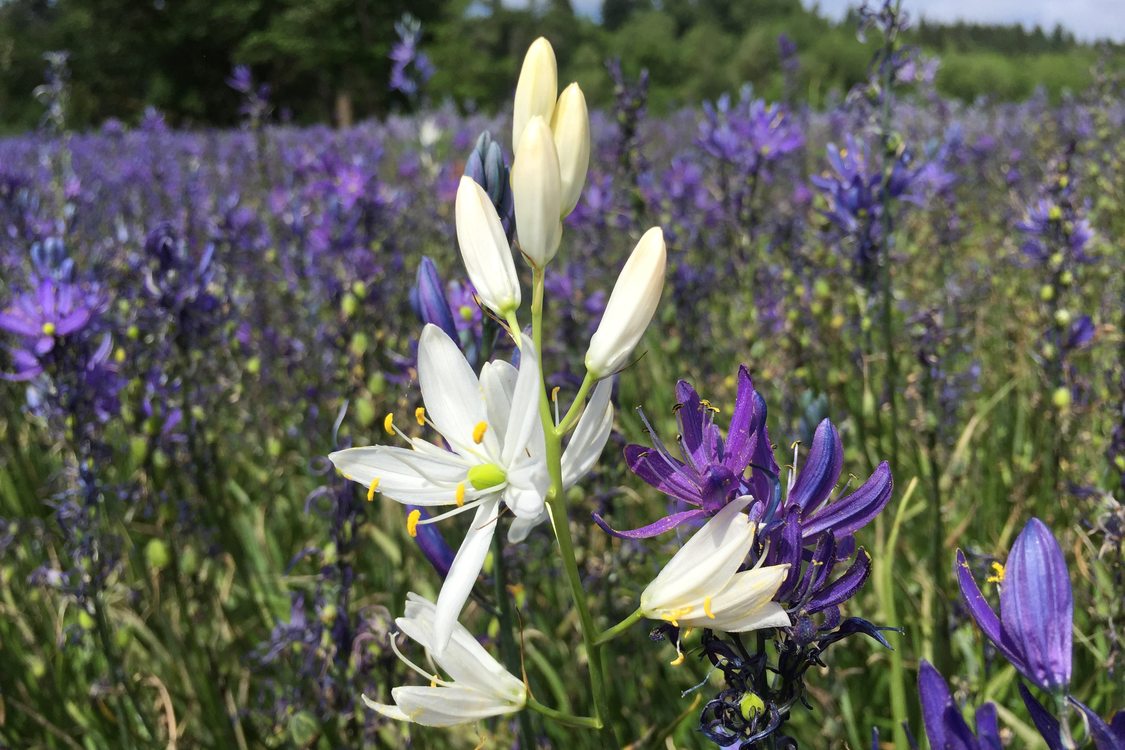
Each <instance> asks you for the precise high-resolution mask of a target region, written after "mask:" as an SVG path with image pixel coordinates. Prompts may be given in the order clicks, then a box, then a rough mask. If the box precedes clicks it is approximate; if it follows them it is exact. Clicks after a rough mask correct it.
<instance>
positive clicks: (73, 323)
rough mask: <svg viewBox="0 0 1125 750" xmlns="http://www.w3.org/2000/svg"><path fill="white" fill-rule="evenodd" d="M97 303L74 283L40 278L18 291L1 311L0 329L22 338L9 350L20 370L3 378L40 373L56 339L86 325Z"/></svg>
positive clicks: (28, 377)
mask: <svg viewBox="0 0 1125 750" xmlns="http://www.w3.org/2000/svg"><path fill="white" fill-rule="evenodd" d="M99 306H100V304H99V302H98V299H97V297H96V296H94V295H93V294H91V293H89V292H87V291H85V290H84V289H83V288H82V287H79V286H78V285H76V284H71V283H67V282H60V281H57V280H55V279H53V278H50V277H46V278H42V279H39V280H38V282H37V284H36V288H35V291H33V292H25V293H24V294H21V295H20V296H18V297H16V299H15V300H13V302H12V304H11V305H9V306H8V307H7V308H5V309H4V311H3V312H0V330H3V331H7V332H8V333H12V334H15V335H16V336H18V337H20V338H21V339H22V340H23V345H22V346H21V347H20V348H16V349H13V350H12V358H13V360H14V362H15V364H16V366H17V368H19V369H18V370H17V372H16V373H15V374H14V375H5V376H4V377H6V378H7V379H10V380H28V379H30V378H33V377H35V376H36V375H38V374H39V373H41V372H42V371H43V360H44V358H45V357H46V356H47V355H48V354H50V353H51V351H52V350H53V349H54V348H55V346H56V344H57V343H58V342H59V340H61V339H65V338H67V337H70V336H73V335H74V334H77V333H79V332H80V331H82V330H83V329H84V328H86V327H87V325H89V323H90V321H91V319H92V318H93V316H94V314H95V312H97V310H98V308H99Z"/></svg>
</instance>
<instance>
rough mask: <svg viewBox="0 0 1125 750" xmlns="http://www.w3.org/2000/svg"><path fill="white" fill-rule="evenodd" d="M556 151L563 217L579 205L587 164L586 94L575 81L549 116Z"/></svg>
mask: <svg viewBox="0 0 1125 750" xmlns="http://www.w3.org/2000/svg"><path fill="white" fill-rule="evenodd" d="M551 131H552V133H553V135H554V137H555V150H556V151H557V152H558V155H559V177H560V181H561V185H562V216H564V217H566V216H569V215H570V212H571V211H573V210H574V207H575V206H577V205H578V198H579V197H580V196H581V195H582V188H583V186H585V184H586V170H587V169H589V167H590V113H589V112H588V111H587V110H586V97H585V96H583V94H582V89H580V88H579V87H578V84H577V83H572V84H570V85H569V86H567V87H566V88H565V89H563V92H562V94H560V95H559V101H558V102H557V103H556V104H555V113H554V115H553V116H552V118H551Z"/></svg>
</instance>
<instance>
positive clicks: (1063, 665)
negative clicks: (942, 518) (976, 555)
mask: <svg viewBox="0 0 1125 750" xmlns="http://www.w3.org/2000/svg"><path fill="white" fill-rule="evenodd" d="M997 570H998V575H997V576H996V577H995V578H996V579H998V580H999V581H1001V583H1000V616H999V617H997V616H996V613H995V612H994V611H993V609H992V607H991V606H990V605H989V604H988V602H987V601H986V600H985V598H984V594H982V593H981V590H980V588H979V587H978V586H977V583H976V581H975V580H974V579H973V574H972V572H971V571H970V570H969V564H968V562H967V561H966V559H965V555H964V553H963V552H961V551H960V550H958V551H957V579H958V583H959V584H960V586H961V596H962V597H963V598H964V600H965V604H966V606H967V607H968V609H969V613H970V614H971V615H972V616H973V619H974V620H976V622H977V625H978V626H979V627H980V629H981V630H982V631H984V634H985V635H986V636H987V637H988V639H989V640H990V641H992V643H993V645H994V646H996V649H997V650H998V651H999V652H1000V653H1001V654H1002V655H1003V656H1004V658H1005V659H1007V660H1008V661H1009V662H1011V663H1012V665H1013V666H1014V667H1015V668H1016V669H1017V670H1019V672H1020V674H1022V675H1023V676H1024V677H1026V678H1027V679H1028V680H1030V681H1031V682H1032V683H1033V684H1035V685H1036V686H1038V687H1040V688H1042V689H1043V690H1046V691H1048V692H1052V693H1059V692H1065V691H1066V689H1067V687H1068V686H1069V684H1070V669H1071V630H1072V621H1073V615H1074V601H1073V598H1072V595H1071V591H1070V578H1069V576H1068V575H1067V569H1066V560H1065V559H1064V558H1063V552H1062V548H1060V547H1059V543H1058V542H1057V541H1055V537H1054V536H1052V534H1051V530H1050V529H1048V528H1047V525H1046V524H1044V523H1043V522H1042V521H1040V520H1039V519H1038V518H1032V519H1031V520H1030V521H1028V523H1027V525H1026V526H1025V527H1024V529H1023V531H1021V532H1020V535H1019V536H1018V537H1016V541H1015V544H1013V545H1012V550H1011V552H1010V553H1009V555H1008V561H1007V563H1006V564H1005V565H1004V566H1003V567H999V566H998V567H997Z"/></svg>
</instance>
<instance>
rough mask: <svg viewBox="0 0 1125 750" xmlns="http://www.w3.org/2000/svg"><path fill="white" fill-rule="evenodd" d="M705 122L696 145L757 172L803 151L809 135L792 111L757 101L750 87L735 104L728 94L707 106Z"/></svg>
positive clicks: (740, 168)
mask: <svg viewBox="0 0 1125 750" xmlns="http://www.w3.org/2000/svg"><path fill="white" fill-rule="evenodd" d="M703 117H704V119H703V120H702V121H701V122H700V123H699V134H698V135H697V136H696V143H697V144H698V145H699V147H700V148H702V149H703V150H704V151H705V152H707V153H708V154H710V155H711V156H713V157H715V158H716V159H719V160H721V161H724V162H728V163H730V164H732V165H734V166H736V167H738V168H739V170H740V171H744V172H746V173H753V172H757V171H758V170H760V169H761V168H762V167H764V166H765V165H766V164H769V163H771V162H774V161H776V160H777V159H779V158H781V157H782V156H785V155H786V154H789V153H792V152H793V151H796V150H798V149H800V148H801V147H802V146H804V145H805V136H804V134H803V133H801V131H800V129H799V128H798V127H797V126H796V124H795V123H794V122H793V120H792V118H791V116H790V115H789V112H788V111H787V110H786V109H785V108H784V107H782V106H781V105H779V104H766V103H765V101H764V100H762V99H755V98H753V94H752V91H751V89H750V87H749V86H744V87H743V88H742V90H741V91H740V92H739V95H738V103H737V104H732V103H731V99H730V95H729V94H724V95H723V96H721V97H719V100H718V101H717V102H715V103H714V104H711V103H710V102H705V103H704V104H703Z"/></svg>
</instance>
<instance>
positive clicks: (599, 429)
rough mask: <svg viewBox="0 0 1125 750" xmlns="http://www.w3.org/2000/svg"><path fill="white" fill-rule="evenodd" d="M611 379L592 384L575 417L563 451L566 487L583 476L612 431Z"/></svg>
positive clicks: (563, 470)
mask: <svg viewBox="0 0 1125 750" xmlns="http://www.w3.org/2000/svg"><path fill="white" fill-rule="evenodd" d="M612 394H613V378H606V379H605V380H602V381H599V382H598V384H597V385H596V386H594V393H593V394H592V395H591V396H590V401H589V403H587V404H586V409H585V411H583V412H582V416H581V417H579V419H578V426H577V427H575V428H574V435H573V436H571V438H570V442H569V443H568V444H567V446H566V450H565V451H563V456H562V479H563V487H565V488H570V487H572V486H574V484H575V483H577V482H578V480H579V479H581V478H582V477H584V476H585V475H586V473H587V472H589V471H590V469H592V468H594V464H595V463H597V461H598V456H600V455H601V454H602V449H603V448H605V443H606V441H607V440H609V433H610V432H611V431H612V430H613V404H612V403H610V400H609V397H610V396H611V395H612Z"/></svg>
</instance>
